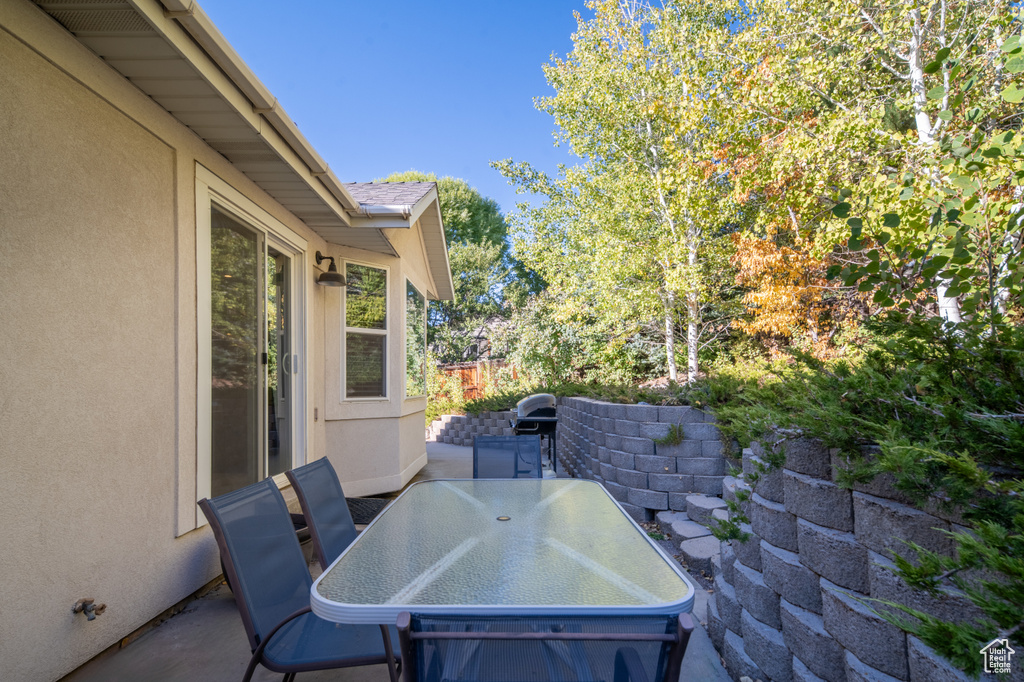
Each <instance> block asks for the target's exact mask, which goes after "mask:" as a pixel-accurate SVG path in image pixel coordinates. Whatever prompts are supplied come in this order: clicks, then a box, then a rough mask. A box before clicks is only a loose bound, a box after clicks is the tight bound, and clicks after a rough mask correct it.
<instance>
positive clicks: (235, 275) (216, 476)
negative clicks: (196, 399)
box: [210, 208, 299, 495]
mask: <svg viewBox="0 0 1024 682" xmlns="http://www.w3.org/2000/svg"><path fill="white" fill-rule="evenodd" d="M292 272H293V266H292V256H291V255H290V254H287V253H285V252H284V251H283V250H279V249H277V248H275V247H274V245H272V244H268V241H267V236H266V235H265V234H264V233H263V232H261V231H259V230H255V229H251V228H250V227H248V226H247V225H245V224H244V223H243V222H241V221H240V220H238V219H236V218H235V217H234V216H232V215H230V214H228V213H226V212H223V211H220V210H218V209H217V208H213V209H212V213H211V219H210V308H211V325H210V332H211V336H210V344H211V370H212V371H211V386H210V388H211V393H212V395H211V398H212V400H211V406H210V408H211V410H210V411H211V415H210V416H211V425H210V426H211V429H210V436H211V438H210V441H211V442H210V446H211V453H210V454H211V458H210V463H211V481H210V483H211V494H212V495H221V494H223V493H226V492H230V491H232V490H236V489H238V488H241V487H243V486H246V485H249V484H250V483H255V482H256V481H259V480H261V479H263V478H265V477H266V476H270V475H274V474H278V473H282V472H284V471H286V470H287V469H290V468H291V467H292V454H293V447H294V438H293V435H294V422H295V415H294V411H295V401H294V399H293V393H294V385H293V383H294V377H295V373H296V372H297V371H298V366H299V358H298V356H297V354H296V353H295V352H294V349H293V348H292V344H293V341H292V339H293V337H294V334H293V331H294V329H293V327H294V320H293V319H292V317H293V315H292V309H293V300H294V296H293V294H294V292H293V283H292Z"/></svg>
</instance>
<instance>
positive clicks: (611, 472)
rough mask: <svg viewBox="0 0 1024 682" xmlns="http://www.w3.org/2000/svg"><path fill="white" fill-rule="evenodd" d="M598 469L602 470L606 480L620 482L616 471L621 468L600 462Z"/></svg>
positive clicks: (602, 475) (602, 476)
mask: <svg viewBox="0 0 1024 682" xmlns="http://www.w3.org/2000/svg"><path fill="white" fill-rule="evenodd" d="M598 471H600V472H601V478H603V479H604V480H606V481H615V482H618V480H619V479H618V478H617V477H616V473H617V472H619V471H620V469H616V468H615V467H613V466H612V465H611V464H605V463H604V462H600V463H599V466H598ZM627 485H628V484H627Z"/></svg>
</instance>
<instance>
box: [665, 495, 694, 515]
mask: <svg viewBox="0 0 1024 682" xmlns="http://www.w3.org/2000/svg"><path fill="white" fill-rule="evenodd" d="M688 496H689V493H669V494H668V508H669V509H671V510H672V511H679V512H685V511H686V498H687V497H688Z"/></svg>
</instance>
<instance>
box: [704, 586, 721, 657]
mask: <svg viewBox="0 0 1024 682" xmlns="http://www.w3.org/2000/svg"><path fill="white" fill-rule="evenodd" d="M715 602H716V600H715V598H714V597H712V598H711V599H708V614H707V620H708V638H709V639H710V640H711V645H712V646H714V647H715V650H716V651H721V650H722V645H723V644H725V623H724V622H723V621H722V617H721V616H720V615H719V613H718V605H717V604H716V603H715Z"/></svg>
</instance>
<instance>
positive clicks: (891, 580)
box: [708, 439, 979, 682]
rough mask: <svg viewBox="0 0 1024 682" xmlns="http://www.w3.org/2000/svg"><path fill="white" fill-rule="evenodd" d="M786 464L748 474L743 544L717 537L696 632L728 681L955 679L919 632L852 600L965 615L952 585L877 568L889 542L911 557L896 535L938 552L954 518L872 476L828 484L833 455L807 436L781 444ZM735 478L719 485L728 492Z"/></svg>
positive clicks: (756, 452) (752, 461)
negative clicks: (915, 581) (714, 567)
mask: <svg viewBox="0 0 1024 682" xmlns="http://www.w3.org/2000/svg"><path fill="white" fill-rule="evenodd" d="M784 447H785V451H786V463H785V467H784V468H783V469H777V470H775V471H773V472H771V473H769V474H767V475H764V474H762V475H761V476H760V477H759V478H758V480H757V481H756V482H755V483H754V485H753V489H752V490H751V493H752V494H751V496H750V500H749V501H748V502H746V503H744V507H745V511H746V515H747V517H748V518H749V519H750V524H749V525H747V526H745V528H744V530H746V531H747V532H748V533H750V539H749V540H747V541H746V542H740V541H738V540H733V541H732V542H731V543H722V548H721V549H722V553H721V571H720V572H719V574H718V575H717V576H716V577H715V590H714V596H713V599H712V600H711V602H710V604H709V608H708V632H709V634H710V636H711V639H712V642H714V644H715V647H716V648H717V649H718V650H719V652H720V653H721V654H722V657H723V658H724V659H725V661H726V662H727V664H729V669H730V672H731V673H732V674H733V675H734V677H735V679H739V677H740V676H741V675H746V676H748V677H750V678H751V679H758V678H760V679H762V680H766V681H767V680H773V681H775V682H790V681H803V680H828V681H829V682H841V681H843V682H845V681H847V680H850V681H853V680H881V681H889V680H905V681H909V682H925V681H929V682H944V681H946V680H966V679H967V678H966V677H965V676H964V675H963V674H962V673H960V672H959V671H957V670H956V669H954V668H953V667H951V666H950V665H949V664H948V663H946V662H945V661H944V660H943V659H942V658H941V657H939V656H938V655H937V654H936V653H935V652H934V651H932V650H931V649H929V648H928V647H927V646H926V645H925V644H924V643H922V642H921V641H920V640H918V639H916V638H914V637H912V636H908V635H907V634H905V633H904V632H903V631H901V630H899V629H898V628H896V627H894V626H893V625H890V624H889V623H888V622H886V621H885V620H883V619H882V618H880V617H879V616H877V615H876V614H875V613H873V612H872V610H871V609H872V608H874V609H881V608H886V607H883V606H881V605H879V604H877V603H871V602H868V603H869V604H870V608H869V606H866V605H865V604H864V603H863V601H865V600H868V599H869V598H875V599H884V600H889V601H893V602H897V603H902V604H906V605H909V606H912V607H913V608H916V609H919V610H921V611H924V612H926V613H930V614H933V615H935V616H937V617H939V618H942V619H944V620H947V621H954V622H959V621H962V620H965V619H972V618H973V617H976V616H977V615H978V614H979V612H978V610H977V609H976V608H975V607H974V606H973V605H972V604H971V603H970V602H969V601H968V600H967V599H966V598H964V597H963V596H962V595H961V594H957V593H955V592H953V591H947V592H945V593H944V594H943V595H942V596H941V597H929V596H927V595H925V594H924V593H921V592H917V591H914V590H912V589H910V588H909V587H907V586H906V585H904V584H903V583H902V582H901V581H900V579H899V578H898V577H897V576H896V575H894V574H893V573H892V572H891V571H890V570H889V568H890V567H891V566H892V565H893V564H892V561H891V560H890V558H889V557H890V556H891V555H890V551H893V552H897V553H899V554H901V555H903V556H906V557H908V558H909V557H911V556H913V552H911V551H910V550H909V549H908V548H907V546H906V545H905V544H904V543H903V542H901V540H907V541H912V542H916V543H917V544H919V545H921V546H923V547H925V548H928V549H931V550H934V551H938V552H950V551H952V549H953V544H952V541H951V540H950V538H949V537H948V536H946V535H945V534H944V533H943V531H949V530H955V529H958V528H960V526H958V525H957V521H958V519H957V517H956V516H955V515H950V514H945V513H943V512H941V511H939V510H938V509H930V510H929V511H922V510H921V509H918V508H915V507H913V506H910V505H908V504H906V502H907V500H906V499H905V498H904V496H903V495H901V494H900V493H899V492H898V491H897V490H895V489H894V488H893V487H892V486H891V485H889V482H888V481H887V480H885V479H884V478H876V479H875V480H874V481H872V482H871V483H869V484H866V485H858V486H856V487H855V488H854V489H852V490H850V489H845V488H840V487H838V486H837V485H836V484H835V482H834V481H835V478H836V472H837V471H838V470H839V469H840V468H842V467H843V466H844V462H843V461H840V460H839V458H838V457H836V456H835V453H834V452H829V451H828V450H827V449H826V448H824V447H823V446H821V445H820V444H818V443H816V442H814V441H810V440H806V439H805V440H798V441H789V442H788V443H786V444H785V446H784ZM763 455H764V451H763V449H762V447H761V445H760V444H757V443H754V444H753V446H752V448H751V449H749V450H747V451H744V455H743V468H744V471H745V472H746V473H749V472H752V471H754V470H755V469H756V468H757V464H758V462H760V461H761V457H762V456H763ZM738 488H747V489H749V487H748V486H747V485H746V484H744V483H742V482H740V481H737V480H736V479H732V478H727V479H726V482H725V491H724V492H725V494H724V497H725V498H726V499H734V500H735V499H736V497H735V495H736V490H737V489H738Z"/></svg>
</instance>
